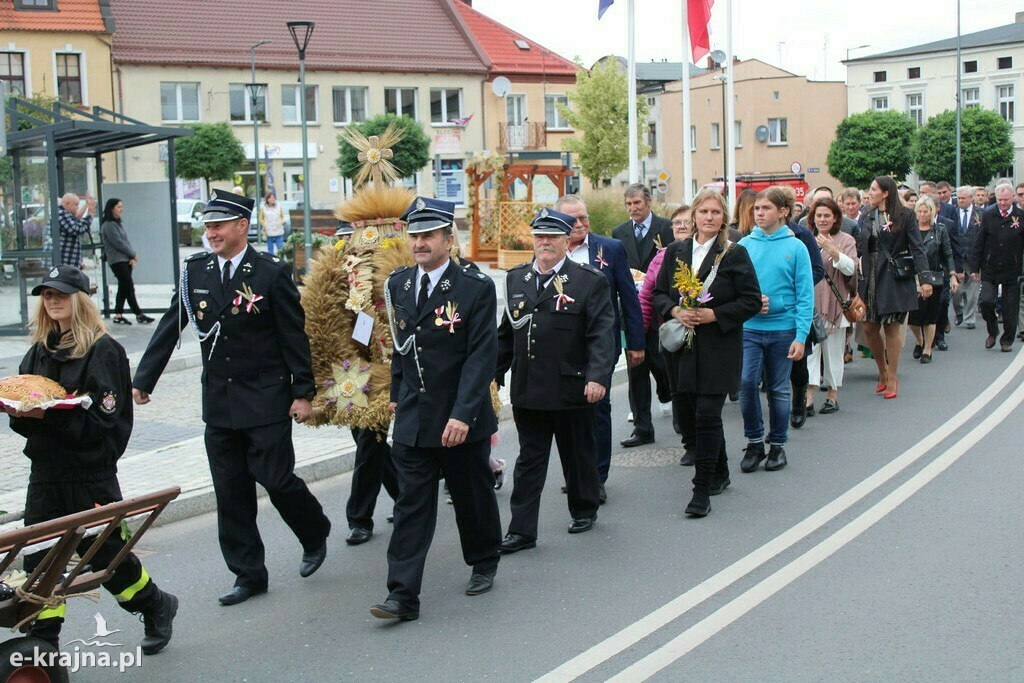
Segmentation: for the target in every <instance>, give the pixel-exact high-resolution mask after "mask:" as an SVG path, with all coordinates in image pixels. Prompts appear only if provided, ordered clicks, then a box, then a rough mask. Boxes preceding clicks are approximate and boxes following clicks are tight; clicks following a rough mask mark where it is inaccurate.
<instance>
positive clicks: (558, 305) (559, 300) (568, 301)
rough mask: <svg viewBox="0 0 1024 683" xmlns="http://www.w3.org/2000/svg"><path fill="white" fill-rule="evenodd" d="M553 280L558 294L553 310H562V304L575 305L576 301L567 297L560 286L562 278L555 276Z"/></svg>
mask: <svg viewBox="0 0 1024 683" xmlns="http://www.w3.org/2000/svg"><path fill="white" fill-rule="evenodd" d="M554 280H555V291H556V292H558V297H557V298H556V299H555V310H556V311H560V310H562V305H563V304H571V303H575V301H576V299H573V298H572V297H571V296H569V295H568V294H566V293H565V288H564V286H563V285H562V278H561V277H559V276H558V275H556V276H555V277H554Z"/></svg>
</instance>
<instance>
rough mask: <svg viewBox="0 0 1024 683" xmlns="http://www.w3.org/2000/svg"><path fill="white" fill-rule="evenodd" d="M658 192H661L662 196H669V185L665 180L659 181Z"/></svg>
mask: <svg viewBox="0 0 1024 683" xmlns="http://www.w3.org/2000/svg"><path fill="white" fill-rule="evenodd" d="M658 192H660V193H662V194H668V183H666V182H665V181H664V180H659V181H658Z"/></svg>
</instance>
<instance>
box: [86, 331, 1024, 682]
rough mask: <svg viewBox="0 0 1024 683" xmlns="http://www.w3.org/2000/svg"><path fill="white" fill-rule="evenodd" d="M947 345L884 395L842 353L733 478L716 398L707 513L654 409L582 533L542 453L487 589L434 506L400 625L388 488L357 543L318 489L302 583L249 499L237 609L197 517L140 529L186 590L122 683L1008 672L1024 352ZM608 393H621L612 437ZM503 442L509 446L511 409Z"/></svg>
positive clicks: (340, 504)
mask: <svg viewBox="0 0 1024 683" xmlns="http://www.w3.org/2000/svg"><path fill="white" fill-rule="evenodd" d="M949 340H950V345H951V347H952V349H953V350H951V351H950V352H947V353H937V354H936V356H935V358H936V360H935V362H934V363H933V364H932V365H930V366H921V365H919V364H917V363H912V362H911V361H910V357H909V348H908V349H907V351H906V354H907V355H906V358H907V360H906V363H905V365H904V371H903V372H902V376H901V384H900V398H899V399H898V400H896V401H884V400H883V399H882V398H880V397H876V396H875V395H874V394H873V386H874V380H875V373H874V369H873V368H874V365H873V363H871V362H870V361H867V360H863V359H858V360H857V361H855V363H854V364H853V365H850V366H847V367H848V373H849V374H848V381H847V386H845V387H844V388H843V389H842V391H841V393H840V404H841V411H840V412H839V413H838V414H837V415H833V416H817V417H814V418H812V419H810V420H809V421H808V424H807V426H806V427H805V428H804V429H803V430H800V431H798V432H795V433H793V434H792V440H791V442H790V444H789V446H788V451H789V458H790V465H789V467H787V468H786V469H785V470H783V471H781V472H778V473H766V472H764V471H763V470H762V471H760V472H757V473H755V474H742V473H740V472H739V468H738V455H739V453H740V449H741V446H742V427H741V423H740V418H739V410H738V406H737V405H735V404H730V405H727V407H726V411H725V412H726V420H727V422H726V433H727V436H728V438H729V444H730V448H729V451H730V455H731V466H732V471H733V476H732V480H733V486H732V487H731V488H730V489H728V490H727V491H726V493H725V494H723V495H722V496H719V497H717V498H715V499H714V500H713V506H714V510H713V512H712V514H711V516H710V517H708V518H707V519H704V520H690V519H686V518H685V517H684V516H683V515H682V510H683V508H684V507H685V504H686V502H687V501H688V499H689V482H688V479H689V477H690V476H691V474H692V470H691V469H689V468H682V467H679V465H678V464H677V463H676V461H677V459H678V449H677V448H676V447H675V443H674V441H675V439H673V438H672V437H671V435H670V431H671V428H670V424H669V419H668V418H666V417H660V418H658V420H657V422H656V428H657V429H658V443H657V444H656V445H655V447H654V448H651V449H648V450H645V451H643V452H629V451H627V452H623V453H618V454H616V456H615V459H614V463H613V464H614V467H613V470H612V476H611V479H610V481H609V485H608V493H609V496H610V500H609V503H608V505H606V506H604V507H603V508H602V509H601V514H600V519H599V521H598V524H597V527H596V528H595V530H594V531H593V532H590V533H587V534H581V535H578V536H569V535H568V534H567V533H566V525H567V523H568V521H569V519H568V514H567V512H566V510H565V502H564V498H563V497H562V496H561V495H560V494H559V493H558V486H559V484H560V481H559V470H558V467H557V465H555V466H553V467H552V469H551V471H550V477H549V480H548V482H547V486H546V489H545V497H544V500H543V511H542V517H541V533H540V539H539V545H538V548H537V549H536V550H533V551H525V552H521V553H518V554H516V555H514V556H511V557H507V558H504V559H503V561H502V563H501V566H500V567H499V572H498V577H497V586H496V588H495V590H494V591H493V592H492V593H490V594H487V595H483V596H478V597H473V598H470V597H466V596H465V595H463V593H462V589H463V587H464V585H465V582H466V580H467V579H468V577H469V570H468V568H466V567H465V565H464V564H463V563H462V559H461V554H460V551H459V548H458V540H457V536H456V532H455V524H454V519H453V514H452V510H451V508H450V507H447V506H444V505H442V509H441V511H440V519H439V524H438V531H437V536H436V538H435V541H434V545H433V548H432V552H431V554H430V557H429V560H428V567H427V575H426V580H425V585H424V590H423V594H422V600H423V605H422V609H423V613H422V616H421V618H420V620H419V621H417V622H412V623H403V624H389V623H382V622H380V621H378V620H376V619H374V618H372V617H371V616H370V615H369V613H368V607H369V605H370V604H372V603H374V602H377V601H380V600H382V599H383V598H384V597H385V595H386V588H385V585H384V584H385V576H386V569H387V566H386V557H385V553H386V548H387V542H388V539H389V536H390V529H389V526H388V525H387V524H386V523H385V521H384V516H385V515H386V514H387V512H388V511H389V510H390V505H389V504H388V503H387V501H386V500H384V499H382V501H381V505H380V506H379V508H378V511H377V515H376V521H377V531H378V534H377V535H376V536H375V537H374V538H373V539H372V540H371V541H370V542H369V543H367V544H365V545H363V546H358V547H355V548H350V547H347V546H345V545H344V543H343V538H344V526H345V524H344V521H343V508H344V503H345V500H346V498H347V494H348V486H349V476H348V475H342V476H340V477H336V478H333V479H328V480H325V481H322V482H318V483H316V484H314V486H313V489H314V491H315V492H316V493H317V495H318V496H319V497H320V498H321V500H322V501H324V503H325V506H326V508H327V510H328V513H329V514H330V516H331V519H332V521H333V522H334V524H335V535H334V536H332V539H333V543H332V544H331V546H330V553H329V557H328V560H327V563H326V564H325V566H324V567H323V568H322V569H321V570H320V572H319V573H317V574H316V575H315V576H314V577H312V578H310V579H308V580H302V579H299V578H298V572H297V568H298V567H297V565H298V559H299V553H300V549H299V546H298V544H297V542H296V541H295V540H294V538H293V537H292V536H291V535H290V534H289V533H288V531H287V529H286V528H285V527H284V525H283V524H282V523H281V521H280V519H279V518H278V517H277V516H276V514H275V513H274V512H273V510H272V509H270V508H268V507H267V505H266V502H264V503H263V506H262V507H261V513H263V514H261V524H262V528H263V529H264V531H265V539H266V540H267V541H268V545H269V546H270V552H269V562H268V566H269V568H270V574H271V591H270V593H268V594H267V595H266V596H261V597H259V598H255V599H253V600H251V601H249V602H248V603H246V604H243V605H240V606H237V607H232V608H223V607H220V606H218V605H217V604H216V597H217V595H219V594H220V593H221V592H223V591H224V590H225V589H227V588H228V587H229V586H230V584H231V579H232V577H231V576H230V575H229V574H228V572H227V570H226V569H225V568H224V566H223V562H222V560H221V558H220V554H219V552H218V548H217V544H216V524H215V520H214V518H213V516H212V515H205V516H202V517H197V518H195V519H191V520H187V521H184V522H178V523H175V524H171V525H167V526H164V527H161V528H158V529H155V530H153V531H152V532H151V533H150V534H149V535H148V536H147V538H146V539H145V541H144V543H145V549H144V550H145V554H146V557H145V558H144V561H145V563H146V566H147V568H148V570H149V572H150V573H151V574H152V576H153V577H154V578H155V579H156V581H157V582H158V583H159V584H160V585H161V586H163V587H165V588H167V589H169V590H171V591H173V592H175V593H177V594H178V595H179V596H180V597H181V605H182V607H181V611H180V613H179V617H178V621H177V623H176V630H175V637H174V641H173V642H172V644H171V645H170V646H169V647H168V649H167V650H166V651H165V652H164V653H162V654H160V655H158V656H156V657H150V658H146V659H145V660H144V662H143V665H142V667H141V668H140V669H135V670H133V671H132V672H131V675H130V677H129V679H130V680H140V681H142V680H145V681H180V680H209V681H235V680H238V681H242V680H244V681H284V680H299V679H306V680H341V679H361V680H431V681H433V680H444V681H450V680H485V679H486V680H503V681H504V680H508V681H525V680H534V679H538V678H541V677H545V676H547V678H546V680H553V681H564V680H572V679H573V678H576V677H579V679H580V680H583V681H597V680H608V679H612V678H616V677H618V680H630V681H631V680H641V679H644V678H651V679H653V680H661V681H678V680H699V679H711V680H726V681H748V680H798V681H803V680H826V679H827V680H893V679H898V680H960V679H972V680H986V681H991V680H1007V681H1008V680H1021V679H1022V677H1024V654H1022V652H1021V650H1020V648H1019V646H1018V644H1019V641H1020V637H1021V635H1022V627H1021V617H1020V615H1021V614H1022V612H1024V609H1022V607H1024V604H1022V602H1024V600H1022V597H1021V592H1020V590H1019V583H1020V581H1019V577H1020V566H1021V565H1022V563H1024V551H1022V550H1021V548H1022V547H1024V546H1022V540H1024V539H1022V536H1024V532H1022V529H1024V525H1022V524H1021V522H1022V519H1021V517H1022V515H1021V510H1022V508H1021V505H1020V496H1019V491H1020V490H1021V489H1022V487H1024V468H1021V467H1020V466H1019V451H1020V446H1019V434H1020V431H1019V428H1017V426H1016V423H1015V419H1014V418H1015V417H1016V416H1017V415H1019V414H1020V412H1021V409H1020V407H1019V406H1018V405H1017V403H1019V402H1020V401H1021V399H1022V398H1024V393H1022V392H1017V393H1015V392H1016V390H1017V388H1018V386H1020V385H1021V378H1022V377H1024V375H1022V374H1021V371H1022V369H1024V356H1018V354H1013V355H1011V354H1000V353H993V352H986V351H984V350H983V348H982V341H983V332H982V331H981V330H977V331H975V332H966V331H959V330H957V331H955V332H954V333H953V334H952V335H950V338H949ZM1008 367H1009V368H1010V369H1009V370H1007V368H1008ZM993 383H995V384H993ZM625 399H626V397H625V387H618V388H617V389H616V390H615V391H614V393H613V405H614V406H615V407H616V414H617V415H618V416H619V419H617V420H616V421H617V423H618V424H617V433H616V434H615V438H616V440H618V439H619V438H622V437H624V436H626V435H627V431H626V429H627V425H626V424H625V423H624V422H623V420H622V419H621V416H622V415H623V414H624V412H625V407H624V406H625V404H626V400H625ZM819 404H820V399H819ZM1001 406H1002V408H1001ZM994 411H995V414H994V415H993V416H992V417H991V418H989V417H988V416H989V415H990V413H993V412H994ZM501 436H502V443H501V444H500V445H499V446H498V451H499V453H498V456H499V457H504V458H508V459H509V460H510V461H511V460H512V459H513V458H514V454H515V450H516V449H515V432H514V427H513V425H511V423H505V424H503V425H502V431H501ZM509 493H510V490H509V488H506V489H505V490H503V491H501V492H500V493H499V505H500V508H501V511H502V517H503V520H504V523H506V524H507V521H508V516H509V514H508V497H509ZM99 610H100V611H101V612H102V614H103V616H104V617H106V619H107V623H108V626H109V627H110V628H119V629H122V630H123V632H124V634H125V636H126V639H125V640H124V641H118V642H126V643H128V644H132V643H134V642H135V640H136V639H137V638H139V637H141V626H140V625H139V624H138V623H137V622H136V621H135V619H134V618H133V617H131V616H130V615H127V614H125V613H122V612H120V611H119V610H118V609H117V608H116V606H115V605H114V602H113V600H112V599H110V598H109V596H104V599H103V602H102V603H101V604H100V605H99ZM70 612H71V616H70V621H69V623H68V624H67V626H66V633H67V634H68V635H67V638H68V639H70V638H74V637H80V636H81V637H84V636H87V635H88V634H90V633H91V632H92V630H91V629H92V626H93V622H92V614H93V613H94V612H95V608H93V606H91V605H88V604H84V605H82V604H80V605H74V604H72V606H71V608H70ZM119 635H120V634H119ZM109 677H110V676H109V674H108V673H105V672H95V671H91V672H83V673H81V674H79V677H78V679H77V680H82V681H91V680H97V681H98V680H109Z"/></svg>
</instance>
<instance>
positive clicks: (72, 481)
mask: <svg viewBox="0 0 1024 683" xmlns="http://www.w3.org/2000/svg"><path fill="white" fill-rule="evenodd" d="M88 291H89V278H87V277H86V276H85V274H84V273H82V271H80V270H78V269H77V268H75V267H74V266H56V267H54V268H53V269H52V270H51V271H50V272H49V274H48V276H47V277H46V278H44V280H43V282H42V284H40V285H39V286H37V287H36V288H35V289H33V290H32V294H33V295H34V296H40V295H41V299H42V301H41V302H40V305H39V307H38V309H37V310H36V314H35V319H34V321H33V324H32V348H31V349H29V352H28V353H27V354H26V355H25V358H24V359H23V360H22V361H21V366H20V367H19V369H18V370H19V372H20V373H21V374H32V375H41V376H43V377H48V378H50V379H52V380H54V381H56V382H58V383H60V385H61V386H62V387H64V388H65V389H66V390H67V391H68V392H75V393H77V394H78V395H84V394H88V395H89V396H91V397H92V406H91V407H90V408H89V409H88V410H83V409H82V408H75V409H73V410H47V411H43V410H42V409H41V408H36V409H35V410H32V411H29V412H27V413H19V412H17V411H15V410H14V409H13V408H5V410H6V411H7V412H8V413H9V414H10V415H11V429H13V430H14V431H16V432H17V433H19V434H21V435H22V436H24V437H26V439H27V441H26V443H25V455H27V456H28V457H29V458H30V459H31V460H32V470H31V474H30V475H29V483H28V492H27V495H26V500H25V524H26V525H31V524H38V523H40V522H45V521H48V520H51V519H54V518H56V517H62V516H64V515H70V514H73V513H75V512H82V511H84V510H91V509H92V508H93V507H95V506H96V505H106V504H108V503H113V502H117V501H119V500H121V487H120V485H119V484H118V481H117V459H118V458H119V457H121V454H122V453H124V451H125V448H126V447H127V445H128V438H129V437H130V436H131V433H132V401H131V395H132V385H131V375H130V372H129V367H128V357H127V356H126V355H125V352H124V348H122V347H121V345H120V344H118V343H117V341H115V340H114V339H113V338H112V337H111V336H110V335H108V334H107V332H106V329H105V327H104V325H103V321H102V320H101V318H100V313H99V311H98V310H97V309H96V305H95V304H94V303H93V302H92V299H90V298H89V295H88V294H87V292H88ZM128 533H129V532H128V529H127V527H124V528H123V531H122V533H121V534H117V533H115V534H112V535H111V536H110V537H109V538H108V539H107V540H106V541H105V542H104V544H103V547H102V548H101V549H100V550H99V551H98V552H97V553H96V554H95V555H94V556H93V559H92V562H93V568H94V569H95V570H97V571H99V570H102V569H104V568H106V566H107V565H108V564H109V563H110V562H111V561H112V560H113V559H114V557H115V556H116V555H117V554H118V552H120V550H121V548H123V547H124V542H125V541H126V540H127V538H129V536H128ZM93 542H94V541H93V539H92V538H86V539H85V540H83V541H82V544H81V546H80V548H79V553H80V554H84V553H85V552H86V551H87V550H88V548H89V547H90V546H91V545H92V543H93ZM46 552H47V551H46V550H43V551H40V552H38V553H34V554H32V555H28V556H26V557H25V570H26V571H27V572H29V573H31V572H32V571H33V570H34V569H35V567H36V566H37V565H38V564H39V562H40V561H41V560H42V558H43V557H44V556H45V555H46ZM104 587H105V588H106V589H107V590H108V591H110V592H111V593H112V594H113V595H114V597H115V598H117V601H118V604H119V605H120V606H121V607H122V608H123V609H125V610H127V611H129V612H133V613H141V614H142V621H143V624H145V638H144V639H143V641H142V651H143V653H145V654H155V653H157V652H159V651H160V650H162V649H163V648H164V646H166V645H167V643H168V642H169V641H170V639H171V625H172V622H173V620H174V615H175V613H176V612H177V609H178V599H177V598H176V597H174V596H173V595H171V594H170V593H167V592H165V591H162V590H160V589H159V588H157V586H156V584H155V583H154V582H153V581H152V579H150V578H149V575H148V574H147V573H146V570H145V569H144V568H143V566H142V563H141V562H139V559H138V558H137V557H135V555H133V554H129V555H128V556H127V557H126V558H125V559H124V561H123V562H122V563H121V564H120V565H119V566H118V567H117V569H116V570H115V571H114V574H113V576H112V577H111V578H110V580H109V581H107V582H106V583H105V584H104ZM64 614H65V605H60V606H59V607H56V608H48V609H45V610H43V611H42V612H41V613H40V614H39V616H38V617H37V619H36V621H35V623H34V624H33V626H32V629H31V635H33V636H35V637H38V638H42V639H44V640H47V641H49V642H51V643H53V644H54V646H57V644H58V643H57V641H58V636H59V635H60V627H61V624H62V623H63V622H64Z"/></svg>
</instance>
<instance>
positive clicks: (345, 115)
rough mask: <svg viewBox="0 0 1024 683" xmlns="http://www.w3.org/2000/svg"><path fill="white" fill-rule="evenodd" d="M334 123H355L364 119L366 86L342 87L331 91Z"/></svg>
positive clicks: (336, 87)
mask: <svg viewBox="0 0 1024 683" xmlns="http://www.w3.org/2000/svg"><path fill="white" fill-rule="evenodd" d="M331 99H332V100H333V103H334V122H335V123H343V124H344V123H357V122H359V121H365V120H366V88H342V87H338V86H335V87H334V88H333V90H332V91H331Z"/></svg>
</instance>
